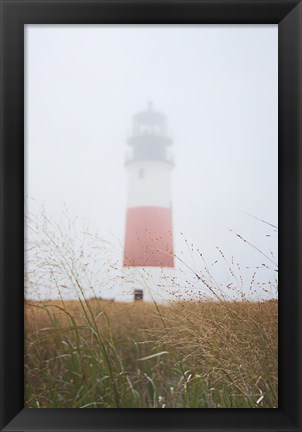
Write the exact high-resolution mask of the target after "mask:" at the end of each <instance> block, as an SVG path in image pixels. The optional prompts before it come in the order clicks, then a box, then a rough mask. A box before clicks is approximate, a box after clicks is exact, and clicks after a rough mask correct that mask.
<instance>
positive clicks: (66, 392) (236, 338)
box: [25, 299, 278, 408]
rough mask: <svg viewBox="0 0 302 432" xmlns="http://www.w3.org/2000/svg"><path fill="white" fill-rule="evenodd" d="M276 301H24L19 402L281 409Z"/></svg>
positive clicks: (67, 405) (48, 405)
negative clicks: (22, 396)
mask: <svg viewBox="0 0 302 432" xmlns="http://www.w3.org/2000/svg"><path fill="white" fill-rule="evenodd" d="M277 348H278V303H277V301H266V302H262V303H260V302H259V303H252V302H210V301H208V302H206V301H204V302H195V303H193V302H175V303H174V304H171V305H170V306H163V305H157V304H151V303H145V302H142V301H138V302H134V303H117V302H110V301H104V300H97V299H93V300H85V299H83V300H81V301H66V302H64V301H57V302H55V301H48V302H30V301H27V302H26V303H25V406H26V407H33V408H39V407H40V408H114V407H120V408H268V407H269V408H273V407H277V406H278V397H277V395H278V365H277V361H278V350H277Z"/></svg>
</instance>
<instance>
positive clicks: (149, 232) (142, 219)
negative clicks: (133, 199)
mask: <svg viewBox="0 0 302 432" xmlns="http://www.w3.org/2000/svg"><path fill="white" fill-rule="evenodd" d="M124 266H126V267H137V266H146V267H149V266H150V267H174V255H173V238H172V213H171V209H169V208H163V207H132V208H128V210H127V223H126V240H125V250H124Z"/></svg>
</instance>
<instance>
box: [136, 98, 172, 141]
mask: <svg viewBox="0 0 302 432" xmlns="http://www.w3.org/2000/svg"><path fill="white" fill-rule="evenodd" d="M133 129H134V135H141V134H158V135H166V116H165V115H164V114H162V113H160V112H158V111H155V110H154V109H153V104H152V102H149V103H148V107H147V109H146V110H145V111H141V112H139V113H138V114H136V115H135V116H134V121H133Z"/></svg>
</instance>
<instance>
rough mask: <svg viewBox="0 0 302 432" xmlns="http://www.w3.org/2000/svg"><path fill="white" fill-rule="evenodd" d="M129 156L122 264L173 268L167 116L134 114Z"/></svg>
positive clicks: (150, 109)
mask: <svg viewBox="0 0 302 432" xmlns="http://www.w3.org/2000/svg"><path fill="white" fill-rule="evenodd" d="M127 143H128V145H129V146H130V149H131V150H130V155H129V156H128V157H127V158H126V162H125V166H126V169H127V172H128V201H127V213H126V232H125V245H124V259H123V265H124V267H148V268H151V267H152V268H161V269H163V268H173V267H174V252H173V231H172V202H171V172H172V169H173V161H172V158H171V157H170V156H169V155H168V148H169V146H171V144H172V140H171V138H170V137H169V136H168V133H167V120H166V116H165V115H164V114H162V113H160V112H158V111H156V110H155V109H154V108H153V105H152V103H151V102H149V103H148V107H147V109H146V110H145V111H142V112H139V113H138V114H136V115H135V116H134V119H133V127H132V132H131V136H130V138H129V139H128V141H127Z"/></svg>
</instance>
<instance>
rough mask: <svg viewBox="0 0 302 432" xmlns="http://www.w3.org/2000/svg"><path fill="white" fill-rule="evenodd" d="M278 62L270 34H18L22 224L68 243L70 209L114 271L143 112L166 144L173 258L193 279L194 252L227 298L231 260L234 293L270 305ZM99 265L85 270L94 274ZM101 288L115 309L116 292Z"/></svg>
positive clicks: (131, 29)
mask: <svg viewBox="0 0 302 432" xmlns="http://www.w3.org/2000/svg"><path fill="white" fill-rule="evenodd" d="M277 52H278V27H277V25H233V26H232V25H89V26H76V25H66V26H57V25H48V26H44V25H27V26H26V28H25V148H26V165H25V172H26V212H27V213H28V214H31V217H33V218H34V219H35V218H38V219H39V218H40V213H41V206H44V209H45V210H44V211H45V214H46V215H47V217H49V218H51V219H52V220H54V221H58V223H59V226H60V228H61V230H62V231H63V232H61V234H60V235H61V236H62V238H63V236H64V235H65V234H66V233H67V231H66V232H65V231H64V226H65V225H64V223H63V222H62V220H63V219H64V217H63V212H64V208H66V209H67V210H68V218H70V219H71V220H73V219H74V218H75V217H77V219H78V221H79V224H81V223H82V222H83V224H84V225H85V226H86V225H87V226H88V228H87V229H88V230H90V231H91V232H94V233H97V235H99V236H100V237H101V238H102V239H104V240H105V241H106V242H108V243H109V244H114V245H117V247H116V248H115V249H114V250H115V256H114V257H113V260H114V262H115V265H116V266H117V268H120V269H122V264H123V245H124V240H125V227H126V214H127V207H128V202H129V169H128V168H127V165H125V158H126V155H127V154H128V157H129V154H130V157H131V146H129V144H128V143H127V139H129V137H131V136H132V135H133V118H134V116H135V115H136V114H137V113H139V112H142V111H144V110H146V109H147V106H148V102H150V101H152V102H153V110H154V111H155V112H160V113H163V114H164V115H165V116H166V120H167V124H166V128H167V130H166V131H165V133H166V134H167V137H169V138H170V139H171V140H172V144H171V145H170V146H169V148H168V150H167V152H168V153H167V154H168V156H169V158H170V157H173V161H174V166H173V169H171V173H170V189H169V190H170V192H169V193H170V195H171V205H172V207H171V208H172V224H173V227H172V228H173V243H174V253H175V254H176V256H179V257H181V260H183V261H184V262H185V263H187V264H188V265H189V266H190V268H193V269H195V270H194V271H197V270H199V266H201V265H203V264H202V263H200V262H199V261H198V260H200V255H199V252H198V253H197V249H199V250H200V251H202V254H203V257H206V260H207V262H208V263H209V266H211V265H212V264H213V263H215V265H214V264H213V267H211V268H212V270H211V272H212V271H213V272H214V273H215V277H217V278H219V280H220V281H221V282H222V283H223V284H225V285H227V284H228V283H230V278H232V277H233V276H232V274H230V272H229V270H228V264H226V262H232V257H234V258H233V259H234V260H235V263H236V268H237V271H238V274H239V273H240V278H242V280H243V281H244V282H243V284H242V289H244V290H245V292H248V291H249V287H250V285H251V280H252V278H253V277H254V278H256V279H257V281H258V285H255V286H256V288H255V289H254V290H253V291H252V292H250V294H249V296H250V298H252V299H257V298H263V297H270V296H274V295H273V294H272V293H271V292H268V293H266V294H264V293H263V292H262V291H261V292H260V288H259V287H261V284H264V283H267V282H268V281H270V280H271V279H274V280H275V276H276V271H275V270H276V268H275V266H274V265H272V261H273V262H276V260H277V230H276V229H274V227H272V226H270V225H268V224H267V223H265V222H268V223H269V224H272V225H274V226H277V225H278V220H277V209H278V183H277V180H278V172H277V163H278V153H277V146H278V54H277ZM154 190H156V193H158V195H156V197H155V201H156V200H157V199H158V200H159V201H160V199H161V198H160V196H161V193H162V190H161V188H160V186H156V188H155V189H154ZM157 196H158V198H157ZM257 218H258V219H257ZM259 219H261V220H263V221H265V222H263V221H261V220H259ZM77 223H78V222H77ZM39 233H40V234H41V235H42V230H41V231H40V230H39V229H37V231H36V234H35V240H37V239H38V237H39ZM236 233H237V234H239V235H240V236H242V237H243V238H244V239H245V240H247V241H248V242H246V241H244V240H242V239H241V238H239V237H238V236H237V235H236ZM31 236H32V234H31V232H30V231H28V233H27V237H28V238H29V239H31ZM248 243H250V244H248ZM192 244H193V246H192ZM217 247H218V248H219V249H220V250H221V251H222V253H223V256H224V257H225V259H224V258H223V257H222V255H221V253H220V252H219V250H218V249H217ZM192 249H193V251H192ZM259 251H260V252H259ZM268 258H271V259H272V261H271V260H270V259H268ZM221 260H222V264H221V265H220V261H221ZM176 261H177V260H176ZM216 261H218V262H217V263H216ZM104 262H105V261H104ZM104 262H103V263H102V256H98V260H94V266H95V268H94V269H95V271H96V273H97V272H98V270H99V269H98V266H103V267H104ZM106 263H107V261H106ZM237 263H239V266H240V270H238V265H237ZM106 265H107V264H106ZM177 265H178V264H177V262H176V263H175V270H174V271H175V272H176V271H177ZM226 267H227V268H226ZM247 267H248V268H247ZM132 271H135V268H134V269H132ZM255 272H256V273H257V275H256V276H253V275H254V273H255ZM102 277H103V278H108V277H109V276H108V274H107V275H104V274H103V276H102ZM238 277H239V276H238ZM183 278H184V280H186V279H187V278H188V276H186V275H185V276H183ZM97 279H98V281H99V282H100V276H99V275H98V277H97ZM101 285H102V288H100V290H99V292H98V293H99V294H100V295H102V296H103V297H108V298H118V295H119V288H118V287H117V286H116V287H112V286H111V287H110V288H108V289H107V288H106V286H107V285H108V284H107V283H103V284H101ZM258 288H259V289H258ZM39 290H40V291H39V293H38V296H40V297H43V296H46V297H51V296H53V297H55V296H56V295H57V293H56V292H55V291H53V292H52V293H51V292H50V291H49V289H48V290H46V288H43V284H42V285H40V288H39ZM180 291H181V289H180ZM184 296H185V294H184ZM180 297H181V296H180Z"/></svg>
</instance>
